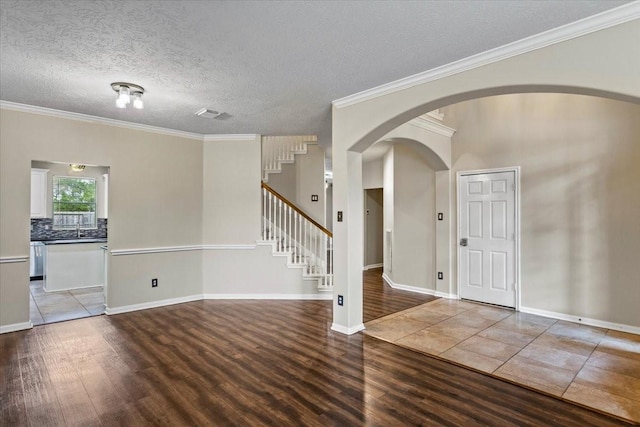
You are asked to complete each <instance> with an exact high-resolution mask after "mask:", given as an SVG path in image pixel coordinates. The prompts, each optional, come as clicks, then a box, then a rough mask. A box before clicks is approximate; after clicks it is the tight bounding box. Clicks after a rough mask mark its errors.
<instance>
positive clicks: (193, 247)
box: [109, 245, 202, 256]
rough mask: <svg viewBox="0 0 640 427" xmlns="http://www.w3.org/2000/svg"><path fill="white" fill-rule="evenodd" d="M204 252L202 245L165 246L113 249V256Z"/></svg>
mask: <svg viewBox="0 0 640 427" xmlns="http://www.w3.org/2000/svg"><path fill="white" fill-rule="evenodd" d="M199 250H202V245H190V246H163V247H156V248H136V249H111V250H110V251H109V252H111V255H113V256H120V255H140V254H157V253H162V252H185V251H199Z"/></svg>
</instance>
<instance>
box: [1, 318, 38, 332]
mask: <svg viewBox="0 0 640 427" xmlns="http://www.w3.org/2000/svg"><path fill="white" fill-rule="evenodd" d="M31 328H33V323H31V321H28V322H22V323H13V324H11V325H4V326H0V334H8V333H9V332H16V331H24V330H25V329H31Z"/></svg>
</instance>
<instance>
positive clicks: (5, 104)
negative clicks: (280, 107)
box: [0, 100, 258, 142]
mask: <svg viewBox="0 0 640 427" xmlns="http://www.w3.org/2000/svg"><path fill="white" fill-rule="evenodd" d="M0 108H3V109H6V110H13V111H21V112H24V113H34V114H41V115H44V116H51V117H61V118H64V119H70V120H78V121H82V122H88V123H100V124H105V125H110V126H117V127H121V128H125V129H133V130H141V131H144V132H152V133H158V134H161V135H169V136H177V137H180V138H187V139H195V140H197V141H204V142H207V141H247V140H251V141H252V140H255V139H256V138H257V137H258V134H254V133H251V134H227V135H223V134H220V135H215V134H211V135H203V134H201V133H194V132H185V131H181V130H174V129H168V128H161V127H158V126H149V125H142V124H139V123H132V122H125V121H123V120H116V119H107V118H104V117H98V116H91V115H89V114H82V113H72V112H70V111H63V110H56V109H53V108H46V107H38V106H35V105H27V104H20V103H17V102H11V101H2V100H0Z"/></svg>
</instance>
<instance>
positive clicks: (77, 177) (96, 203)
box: [51, 175, 98, 230]
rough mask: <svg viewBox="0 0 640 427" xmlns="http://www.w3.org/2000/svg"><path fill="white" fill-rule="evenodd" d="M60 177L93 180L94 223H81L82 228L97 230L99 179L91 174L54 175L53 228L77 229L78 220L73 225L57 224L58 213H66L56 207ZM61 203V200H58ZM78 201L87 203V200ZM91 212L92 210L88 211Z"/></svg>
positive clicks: (52, 192) (52, 188) (52, 185)
mask: <svg viewBox="0 0 640 427" xmlns="http://www.w3.org/2000/svg"><path fill="white" fill-rule="evenodd" d="M60 178H64V179H75V180H87V181H93V185H94V186H95V195H94V200H93V207H94V210H93V213H94V216H93V223H92V224H88V225H85V224H81V225H80V230H97V229H98V179H97V178H95V177H91V176H69V175H53V177H52V180H51V227H52V229H53V230H75V229H76V224H77V222H76V223H75V224H74V225H72V226H64V225H60V224H56V220H55V218H56V213H57V214H61V213H62V214H64V212H58V211H56V209H55V206H56V200H55V187H56V180H58V179H60ZM58 203H59V202H58ZM77 203H86V202H77ZM86 204H89V205H90V204H91V203H86ZM88 212H91V211H88Z"/></svg>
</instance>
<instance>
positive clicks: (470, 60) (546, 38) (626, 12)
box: [331, 1, 640, 108]
mask: <svg viewBox="0 0 640 427" xmlns="http://www.w3.org/2000/svg"><path fill="white" fill-rule="evenodd" d="M636 19H640V1H634V2H632V3H628V4H625V5H622V6H619V7H616V8H614V9H610V10H607V11H605V12H602V13H599V14H597V15H593V16H589V17H587V18H583V19H581V20H579V21H575V22H572V23H569V24H566V25H563V26H561V27H557V28H554V29H551V30H548V31H544V32H542V33H539V34H535V35H533V36H529V37H526V38H524V39H521V40H517V41H515V42H512V43H508V44H506V45H503V46H499V47H496V48H494V49H490V50H487V51H485V52H481V53H478V54H476V55H472V56H469V57H467V58H463V59H460V60H458V61H454V62H451V63H449V64H445V65H443V66H440V67H436V68H433V69H431V70H427V71H424V72H422V73H418V74H414V75H412V76H408V77H405V78H402V79H399V80H395V81H393V82H389V83H386V84H383V85H380V86H376V87H374V88H371V89H367V90H365V91H362V92H358V93H355V94H353V95H349V96H345V97H343V98H340V99H336V100H334V101H332V102H331V104H332V105H333V106H334V107H335V108H344V107H348V106H350V105H355V104H359V103H361V102H364V101H368V100H371V99H374V98H377V97H380V96H383V95H388V94H390V93H394V92H398V91H401V90H404V89H408V88H410V87H413V86H417V85H421V84H424V83H428V82H431V81H434V80H439V79H442V78H445V77H449V76H452V75H454V74H459V73H462V72H464V71H469V70H472V69H474V68H478V67H482V66H484V65H488V64H492V63H494V62H498V61H502V60H504V59H508V58H511V57H514V56H518V55H522V54H524V53H527V52H531V51H534V50H538V49H542V48H544V47H547V46H551V45H554V44H557V43H561V42H564V41H567V40H571V39H574V38H577V37H580V36H584V35H586V34H590V33H593V32H596V31H599V30H604V29H605V28H610V27H614V26H616V25H620V24H624V23H625V22H630V21H633V20H636Z"/></svg>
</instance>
